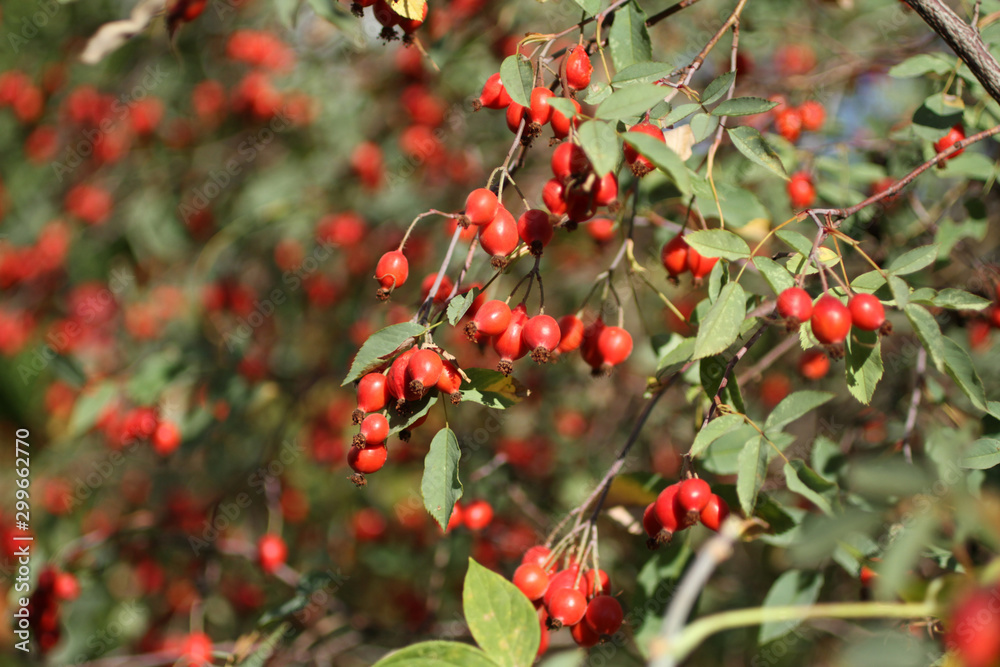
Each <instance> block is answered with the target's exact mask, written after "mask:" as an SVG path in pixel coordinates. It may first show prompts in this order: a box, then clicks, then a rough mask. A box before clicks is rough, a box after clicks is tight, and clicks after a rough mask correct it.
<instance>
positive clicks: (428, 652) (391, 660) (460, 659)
mask: <svg viewBox="0 0 1000 667" xmlns="http://www.w3.org/2000/svg"><path fill="white" fill-rule="evenodd" d="M372 667H498V666H497V663H495V662H494V661H493V660H491V659H490V657H489V656H488V655H486V654H485V653H484V652H483V651H482V649H478V648H476V647H475V646H469V645H468V644H459V643H458V642H444V641H430V642H420V643H419V644H413V645H412V646H407V647H406V648H401V649H399V650H398V651H394V652H393V653H390V654H389V655H387V656H386V657H384V658H382V659H381V660H379V661H378V662H376V663H375V664H374V665H373V666H372Z"/></svg>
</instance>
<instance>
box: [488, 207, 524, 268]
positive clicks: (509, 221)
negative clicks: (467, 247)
mask: <svg viewBox="0 0 1000 667" xmlns="http://www.w3.org/2000/svg"><path fill="white" fill-rule="evenodd" d="M518 240H519V239H518V235H517V223H516V222H515V221H514V216H512V215H511V214H510V211H508V210H507V209H506V208H504V207H503V206H501V207H500V209H499V210H498V211H497V215H496V217H495V218H493V222H491V223H490V224H488V225H486V226H484V227H480V228H479V245H481V246H482V247H483V250H485V251H486V254H487V255H490V256H492V257H493V258H494V259H497V258H503V257H506V256H507V255H509V254H510V253H512V252H514V248H516V247H517V243H518Z"/></svg>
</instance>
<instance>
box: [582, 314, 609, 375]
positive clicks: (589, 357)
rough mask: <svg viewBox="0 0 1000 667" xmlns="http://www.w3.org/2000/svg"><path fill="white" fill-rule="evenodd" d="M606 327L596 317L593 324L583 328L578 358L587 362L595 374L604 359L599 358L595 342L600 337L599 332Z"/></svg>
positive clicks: (599, 354) (599, 353)
mask: <svg viewBox="0 0 1000 667" xmlns="http://www.w3.org/2000/svg"><path fill="white" fill-rule="evenodd" d="M606 326H607V325H605V324H604V320H602V319H601V318H600V317H598V318H597V319H596V320H594V322H592V323H591V324H589V325H588V326H586V327H584V329H583V336H582V338H581V340H580V356H581V357H583V360H584V361H585V362H587V365H588V366H590V367H591V368H592V369H594V371H595V372H597V371H598V369H599V368H600V367H601V364H602V363H603V362H604V358H603V357H602V356H601V351H600V349H598V347H597V341H598V339H599V338H600V336H601V332H602V331H604V329H605V328H606Z"/></svg>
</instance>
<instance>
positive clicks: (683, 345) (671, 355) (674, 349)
mask: <svg viewBox="0 0 1000 667" xmlns="http://www.w3.org/2000/svg"><path fill="white" fill-rule="evenodd" d="M678 338H679V340H678V341H677V343H676V344H674V345H664V346H663V348H661V349H660V350H659V352H658V358H657V360H656V374H657V375H660V374H661V373H673V372H675V371H677V370H679V369H680V367H681V366H683V365H684V364H686V363H687V362H689V361H690V360H691V355H692V354H693V353H694V338H681V337H678Z"/></svg>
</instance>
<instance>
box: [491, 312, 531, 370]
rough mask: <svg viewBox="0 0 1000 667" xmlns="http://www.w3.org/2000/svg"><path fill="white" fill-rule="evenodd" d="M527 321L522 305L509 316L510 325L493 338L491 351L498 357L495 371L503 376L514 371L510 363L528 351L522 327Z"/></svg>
mask: <svg viewBox="0 0 1000 667" xmlns="http://www.w3.org/2000/svg"><path fill="white" fill-rule="evenodd" d="M527 321H528V314H527V312H526V311H525V308H524V304H521V305H519V306H518V307H517V308H515V309H514V311H513V312H512V313H511V316H510V324H508V325H507V328H506V329H505V330H504V332H503V333H502V334H500V335H499V336H495V337H494V338H493V349H494V350H495V351H496V353H497V354H498V355H500V363H499V364H497V370H498V371H500V372H501V373H503V374H504V375H510V373H511V371H512V370H513V369H514V368H513V364H512V362H514V361H517V360H518V359H520V358H521V357H523V356H524V355H526V354H527V353H528V352H529V351H530V350H528V347H527V346H526V345H525V344H524V336H523V335H522V334H523V333H524V325H525V324H526V323H527Z"/></svg>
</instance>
